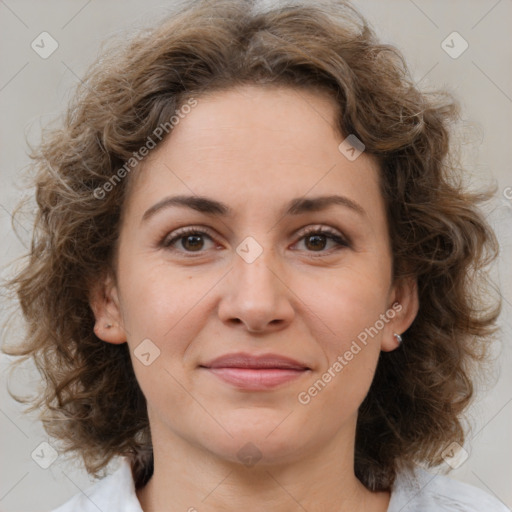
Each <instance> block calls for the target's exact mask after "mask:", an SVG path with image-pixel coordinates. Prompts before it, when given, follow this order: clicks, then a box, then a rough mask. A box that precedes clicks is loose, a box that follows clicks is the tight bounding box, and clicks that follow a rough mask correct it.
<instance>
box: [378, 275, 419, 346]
mask: <svg viewBox="0 0 512 512" xmlns="http://www.w3.org/2000/svg"><path fill="white" fill-rule="evenodd" d="M391 297H392V302H391V303H392V309H393V310H394V311H395V315H394V317H393V319H392V320H391V321H390V322H389V324H387V325H386V328H385V329H384V333H383V337H382V343H381V350H382V351H384V352H390V351H392V350H395V349H397V348H398V347H400V345H402V342H403V343H406V338H407V335H404V332H405V331H407V329H409V327H410V326H411V324H412V323H413V322H414V319H415V318H416V316H417V314H418V310H419V297H418V285H417V281H416V279H415V278H412V277H407V278H403V279H401V280H400V282H398V283H397V284H396V285H395V286H394V287H393V292H392V295H391Z"/></svg>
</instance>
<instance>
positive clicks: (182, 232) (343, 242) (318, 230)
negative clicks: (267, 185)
mask: <svg viewBox="0 0 512 512" xmlns="http://www.w3.org/2000/svg"><path fill="white" fill-rule="evenodd" d="M191 235H200V236H203V235H206V236H207V237H208V238H210V240H212V241H213V238H214V236H213V234H212V233H211V232H210V230H208V229H206V228H196V227H186V228H182V229H179V230H178V231H176V232H175V234H174V236H173V237H172V238H170V239H169V238H168V237H169V235H166V236H165V237H164V238H163V239H162V241H161V242H160V244H159V245H160V247H162V248H164V249H167V250H171V251H177V252H181V251H179V250H178V249H175V248H173V247H171V246H172V245H173V244H174V243H175V242H177V241H178V240H180V239H182V238H186V237H187V236H191ZM312 235H324V236H327V238H328V239H330V240H332V241H333V242H336V244H338V247H337V248H335V249H334V251H338V250H341V249H344V248H350V247H351V244H350V242H349V241H348V240H347V239H346V238H344V237H342V236H341V235H340V234H339V233H338V232H337V231H334V230H332V229H330V228H327V227H311V228H307V229H306V230H304V231H303V232H302V233H300V238H299V240H298V241H300V240H303V239H305V238H307V237H308V236H312ZM308 252H311V253H312V256H313V257H317V255H315V253H318V256H324V255H325V254H330V253H331V252H333V249H331V250H321V251H308ZM184 253H185V254H187V255H189V257H195V255H198V256H199V255H201V254H203V253H204V251H184Z"/></svg>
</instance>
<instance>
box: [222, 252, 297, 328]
mask: <svg viewBox="0 0 512 512" xmlns="http://www.w3.org/2000/svg"><path fill="white" fill-rule="evenodd" d="M224 286H225V288H224V291H223V295H222V299H221V301H220V304H219V310H218V314H219V317H220V319H221V320H222V321H223V322H225V323H230V324H243V325H244V326H245V328H246V329H247V331H248V332H250V333H265V332H272V331H276V330H280V329H283V328H285V327H286V326H287V325H289V324H290V322H291V321H292V319H293V317H294V314H295V312H294V308H293V305H292V302H291V301H292V300H293V299H292V297H293V292H292V291H291V289H290V287H289V283H286V280H285V276H284V275H283V272H282V270H280V266H279V265H278V264H277V263H276V261H275V260H274V258H273V255H272V252H271V251H267V250H264V251H263V253H262V254H261V255H260V256H259V257H258V258H257V259H256V260H255V261H253V262H252V263H248V262H247V261H245V260H244V259H243V258H241V257H240V256H239V255H238V254H235V255H234V261H233V268H232V269H231V272H229V273H228V275H227V276H226V280H225V282H224Z"/></svg>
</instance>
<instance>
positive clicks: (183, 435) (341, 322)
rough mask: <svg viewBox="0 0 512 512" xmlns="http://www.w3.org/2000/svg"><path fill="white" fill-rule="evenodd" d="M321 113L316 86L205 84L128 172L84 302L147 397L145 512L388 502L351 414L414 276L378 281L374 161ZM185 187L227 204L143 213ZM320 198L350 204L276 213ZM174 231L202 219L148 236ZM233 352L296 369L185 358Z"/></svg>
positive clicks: (384, 259) (383, 246)
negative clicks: (118, 218)
mask: <svg viewBox="0 0 512 512" xmlns="http://www.w3.org/2000/svg"><path fill="white" fill-rule="evenodd" d="M335 116H336V105H335V104H334V102H333V100H332V99H331V98H329V97H328V96H326V95H324V94H322V93H320V92H314V91H304V90H298V89H293V88H288V87H277V88H275V87H263V86H243V87H239V88H234V89H230V90H226V91H221V92H215V93H211V94H208V95H206V96H201V97H200V98H198V104H197V106H196V107H195V108H193V109H192V110H191V112H190V113H189V114H188V115H187V116H186V117H185V118H184V119H182V120H181V121H180V123H179V124H178V125H177V126H176V127H175V128H174V129H173V131H172V134H171V136H170V137H168V138H167V139H165V140H164V141H163V142H162V144H161V145H160V146H158V147H157V148H156V149H155V150H154V151H153V152H152V153H151V154H150V155H149V156H148V157H147V158H146V160H145V161H144V163H143V166H142V167H141V168H140V169H138V170H137V171H136V172H135V174H133V175H132V176H131V177H130V179H131V180H132V182H131V183H130V194H129V196H128V198H127V201H126V204H125V207H124V212H123V221H122V226H121V232H120V239H119V246H118V258H117V261H116V266H115V270H116V275H115V276H107V277H106V278H105V279H104V280H103V281H101V282H99V283H98V286H97V288H96V289H95V290H94V291H93V293H92V296H91V307H92V309H93V311H94V313H95V317H96V325H95V332H96V334H97V335H98V336H99V337H100V338H101V339H103V340H104V341H105V342H109V343H125V342H127V343H128V345H129V347H130V352H131V355H132V363H133V366H134V370H135V374H136V377H137V380H138V382H139V385H140V387H141V389H142V391H143V393H144V395H145V396H146V399H147V403H148V415H149V420H150V426H151V432H152V438H153V446H154V457H155V472H154V475H153V477H152V478H151V480H150V481H149V483H148V484H147V485H146V486H145V487H144V488H143V489H141V490H139V491H138V493H137V496H138V498H139V501H140V503H141V506H142V508H143V509H144V511H146V512H149V511H157V510H158V511H162V510H170V511H174V510H176V511H178V510H193V509H192V507H194V508H195V509H196V510H198V511H199V512H203V511H218V510H225V511H230V510H245V511H249V512H251V511H256V510H258V511H259V510H273V511H292V510H297V509H298V508H300V507H303V508H304V509H305V510H308V512H314V511H321V510H337V511H349V510H350V511H351V512H354V511H356V512H357V511H359V510H361V511H362V510H365V511H367V512H368V511H385V510H387V507H388V503H389V499H390V493H389V492H371V491H369V490H367V489H366V488H365V487H364V486H363V485H362V484H361V483H360V481H359V480H358V479H357V478H356V477H355V475H354V471H353V461H354V439H355V426H356V419H357V410H358V407H359V406H360V404H361V402H362V401H363V399H364V398H365V396H366V394H367V392H368V389H369V387H370V384H371V382H372V378H373V375H374V372H375V368H376V365H377V361H378V358H379V354H380V352H381V351H390V350H395V349H396V348H397V346H398V343H397V341H396V339H395V337H394V333H403V332H404V331H405V330H406V329H407V328H408V327H409V326H410V324H411V323H412V321H413V320H414V317H415V315H416V313H417V310H418V298H417V292H416V286H415V283H414V282H412V281H400V282H393V280H392V275H391V268H392V255H391V250H390V240H389V237H388V228H387V219H386V215H385V205H384V202H383V198H382V196H381V193H380V189H379V185H378V172H379V170H378V166H377V164H376V163H375V161H374V160H373V159H372V158H371V157H370V156H368V155H366V154H365V153H363V154H361V155H360V156H359V157H358V158H357V159H356V160H354V161H349V160H348V159H347V158H346V157H345V156H344V155H343V154H342V153H341V152H340V151H339V150H338V145H339V144H340V142H341V141H342V140H343V138H344V137H342V136H341V135H340V134H339V133H338V132H337V130H336V129H335ZM181 194H186V195H200V196H207V197H209V198H213V199H216V200H217V201H221V202H223V203H226V204H227V205H228V206H229V207H230V208H231V209H232V210H233V215H232V216H225V217H224V216H220V215H211V214H206V213H201V212H197V211H195V210H192V209H190V208H187V207H176V206H174V207H169V208H163V209H161V210H159V211H158V212H157V213H155V214H154V215H153V216H151V217H150V218H149V219H147V220H146V221H142V217H143V215H144V213H145V212H146V211H147V210H148V209H149V208H151V207H152V206H153V205H155V204H157V203H158V202H159V201H161V200H162V199H164V198H165V197H168V196H175V195H181ZM332 194H339V195H343V196H345V197H347V198H349V199H350V200H351V201H353V202H354V203H357V204H358V205H359V206H360V207H361V208H362V209H363V210H364V213H362V214H361V213H358V212H356V211H354V210H353V209H351V208H349V207H347V206H343V205H334V206H330V207H329V208H327V209H325V210H322V211H316V212H313V211H309V212H305V213H301V214H300V215H287V216H286V215H283V213H282V210H283V209H284V208H285V206H286V205H287V204H288V202H289V201H290V200H292V199H294V198H303V197H307V198H313V197H317V196H322V195H332ZM187 226H193V227H197V228H198V229H200V228H202V229H204V228H207V229H208V231H207V234H206V235H203V236H202V237H201V236H200V237H199V239H198V238H197V237H192V239H190V238H187V237H186V236H184V238H183V235H182V238H180V239H177V240H176V241H175V242H174V243H173V245H172V246H169V247H163V246H162V245H161V244H160V243H161V241H162V239H164V238H165V237H167V239H170V238H171V237H172V235H173V234H174V233H176V231H177V230H178V228H182V227H187ZM308 227H311V228H327V227H331V228H332V229H334V230H335V232H336V233H337V234H339V235H341V236H342V237H344V238H346V239H347V238H348V239H349V241H350V244H349V246H345V245H338V244H337V243H336V242H334V241H333V240H331V239H330V238H328V236H326V237H321V238H320V239H317V238H316V239H315V238H314V237H312V236H311V235H310V236H309V237H305V236H304V234H303V231H304V229H305V228H308ZM312 231H313V232H315V230H314V229H313V230H312ZM317 231H318V230H316V232H317ZM170 235H171V236H170ZM248 236H250V237H253V239H254V240H255V241H257V243H258V244H259V246H261V248H262V249H263V252H262V253H261V255H260V256H259V257H257V258H256V259H255V260H254V261H252V262H251V263H248V262H247V261H246V260H244V259H243V258H242V257H240V256H239V254H238V253H237V252H236V249H237V247H238V246H239V245H240V244H241V243H242V241H243V240H244V239H245V238H246V237H248ZM183 244H185V245H183ZM194 244H195V245H194ZM251 250H252V249H251ZM397 302H398V303H399V304H400V305H401V309H400V312H399V313H396V315H395V316H394V318H393V319H391V320H389V321H388V322H387V323H385V325H384V327H383V328H382V329H380V330H379V332H378V334H377V335H375V336H374V337H373V338H369V341H368V343H367V345H366V346H364V348H362V350H360V351H359V352H358V353H357V354H356V355H354V357H353V359H352V360H351V361H349V362H348V364H347V365H346V366H344V368H343V370H342V371H341V372H339V373H337V374H336V376H335V377H334V378H332V380H331V381H330V382H329V383H328V384H327V385H326V386H325V387H324V388H323V389H322V390H321V392H318V393H317V394H316V396H314V397H312V398H311V400H310V402H309V403H308V404H306V405H303V404H302V403H300V402H299V401H298V398H297V397H298V394H299V393H300V392H303V391H307V390H308V388H310V387H311V386H312V384H313V383H314V382H315V381H317V380H318V379H319V378H321V376H322V374H324V372H325V371H327V370H328V369H329V367H332V365H333V362H334V361H336V360H337V358H338V356H340V355H341V356H343V354H344V353H345V352H346V351H347V350H348V349H349V348H350V346H351V344H352V342H353V341H354V340H355V339H356V338H357V336H358V334H359V333H361V332H362V331H364V329H365V328H368V327H370V326H373V325H374V324H375V322H376V321H377V320H378V319H379V316H380V315H381V314H383V313H385V312H386V311H387V310H390V309H392V305H393V304H396V303H397ZM106 324H112V327H110V328H107V327H106ZM148 338H149V339H150V340H151V342H152V343H154V345H155V346H157V347H158V349H159V350H160V355H159V357H157V358H156V359H155V360H154V361H153V362H152V363H151V364H150V365H148V366H146V365H144V364H142V363H141V362H140V361H139V360H138V359H137V357H135V356H134V350H135V349H136V348H137V346H138V345H139V344H140V343H141V341H142V340H144V339H148ZM239 351H243V352H249V353H252V354H262V353H269V352H271V353H277V354H282V355H285V356H288V357H292V358H294V359H298V360H300V361H302V362H305V363H306V364H307V366H308V367H309V368H310V370H309V371H308V372H305V373H304V374H302V375H301V376H300V377H299V378H298V379H295V380H293V381H291V382H288V383H286V384H283V385H280V386H279V387H278V388H274V389H272V390H270V391H264V392H262V391H247V390H240V389H238V388H235V387H234V386H232V385H230V384H228V383H226V382H224V381H222V380H221V379H219V378H218V377H216V376H215V375H212V374H211V372H208V371H205V370H204V369H202V368H199V365H200V364H202V363H204V362H205V361H207V360H210V359H212V358H214V357H217V356H220V355H223V354H227V353H231V352H239ZM247 443H252V445H253V448H252V449H253V450H254V451H255V452H256V453H257V454H259V455H260V456H261V459H260V460H258V461H257V462H256V464H254V465H247V464H244V460H241V459H240V458H239V456H237V453H238V452H239V450H240V449H241V448H242V447H244V445H246V444H247ZM254 447H255V448H254ZM298 504H300V507H299V505H298Z"/></svg>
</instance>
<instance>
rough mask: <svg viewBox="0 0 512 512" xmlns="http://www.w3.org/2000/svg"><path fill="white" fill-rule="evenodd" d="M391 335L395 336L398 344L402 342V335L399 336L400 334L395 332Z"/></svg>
mask: <svg viewBox="0 0 512 512" xmlns="http://www.w3.org/2000/svg"><path fill="white" fill-rule="evenodd" d="M393 336H394V337H395V338H396V341H397V342H398V345H401V344H402V336H400V334H397V333H396V332H395V334H394V335H393Z"/></svg>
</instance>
